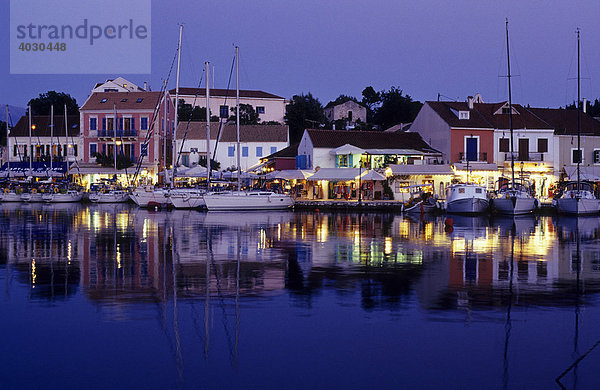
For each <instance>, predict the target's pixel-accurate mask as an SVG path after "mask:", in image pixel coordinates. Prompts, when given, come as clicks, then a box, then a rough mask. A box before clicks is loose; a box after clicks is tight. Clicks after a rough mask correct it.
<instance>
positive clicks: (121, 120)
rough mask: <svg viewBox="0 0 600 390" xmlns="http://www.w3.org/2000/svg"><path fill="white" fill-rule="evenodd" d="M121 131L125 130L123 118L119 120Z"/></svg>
mask: <svg viewBox="0 0 600 390" xmlns="http://www.w3.org/2000/svg"><path fill="white" fill-rule="evenodd" d="M119 130H123V118H119Z"/></svg>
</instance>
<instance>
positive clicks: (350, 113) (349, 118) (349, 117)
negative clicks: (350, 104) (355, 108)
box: [348, 111, 352, 122]
mask: <svg viewBox="0 0 600 390" xmlns="http://www.w3.org/2000/svg"><path fill="white" fill-rule="evenodd" d="M348 120H349V121H350V122H352V111H348Z"/></svg>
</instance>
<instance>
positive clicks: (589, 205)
mask: <svg viewBox="0 0 600 390" xmlns="http://www.w3.org/2000/svg"><path fill="white" fill-rule="evenodd" d="M556 209H557V210H558V212H559V213H561V214H571V215H592V214H598V213H599V212H600V200H599V199H589V198H578V197H573V198H560V199H558V200H557V201H556Z"/></svg>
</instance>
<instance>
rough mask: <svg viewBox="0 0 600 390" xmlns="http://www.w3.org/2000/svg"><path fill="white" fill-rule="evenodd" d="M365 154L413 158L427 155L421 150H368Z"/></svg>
mask: <svg viewBox="0 0 600 390" xmlns="http://www.w3.org/2000/svg"><path fill="white" fill-rule="evenodd" d="M365 153H368V154H380V155H395V154H401V155H412V156H422V155H424V154H425V153H424V152H422V151H420V150H415V149H367V150H365Z"/></svg>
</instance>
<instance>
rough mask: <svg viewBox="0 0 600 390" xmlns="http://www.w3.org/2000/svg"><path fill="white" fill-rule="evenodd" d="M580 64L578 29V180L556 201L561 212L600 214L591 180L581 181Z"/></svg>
mask: <svg viewBox="0 0 600 390" xmlns="http://www.w3.org/2000/svg"><path fill="white" fill-rule="evenodd" d="M580 91H581V90H580V66H579V30H577V152H578V158H577V181H575V182H573V181H571V182H567V183H566V184H565V185H564V186H563V193H562V195H561V197H560V198H558V200H557V201H556V207H557V209H558V212H559V213H562V214H573V215H585V214H588V215H589V214H598V212H599V211H600V199H598V198H596V195H595V194H594V187H593V186H592V184H591V183H589V182H582V181H581V174H580V165H581V160H582V157H583V156H582V152H581V111H580V108H579V107H580V105H581V94H580Z"/></svg>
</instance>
